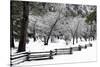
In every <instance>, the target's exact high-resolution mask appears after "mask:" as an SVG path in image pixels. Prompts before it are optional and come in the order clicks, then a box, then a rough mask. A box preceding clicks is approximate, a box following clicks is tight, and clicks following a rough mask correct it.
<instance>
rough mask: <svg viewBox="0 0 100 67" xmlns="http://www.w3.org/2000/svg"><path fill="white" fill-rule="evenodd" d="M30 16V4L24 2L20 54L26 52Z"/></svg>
mask: <svg viewBox="0 0 100 67" xmlns="http://www.w3.org/2000/svg"><path fill="white" fill-rule="evenodd" d="M28 15H29V5H28V2H25V1H23V20H22V22H21V34H20V42H19V47H18V52H23V51H25V45H26V35H27V26H28Z"/></svg>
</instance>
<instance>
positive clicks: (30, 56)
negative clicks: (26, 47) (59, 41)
mask: <svg viewBox="0 0 100 67" xmlns="http://www.w3.org/2000/svg"><path fill="white" fill-rule="evenodd" d="M45 59H53V52H52V51H51V50H50V51H45V52H30V53H27V61H31V60H45Z"/></svg>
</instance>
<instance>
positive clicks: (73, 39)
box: [73, 36, 75, 45]
mask: <svg viewBox="0 0 100 67" xmlns="http://www.w3.org/2000/svg"><path fill="white" fill-rule="evenodd" d="M74 42H75V36H73V45H74Z"/></svg>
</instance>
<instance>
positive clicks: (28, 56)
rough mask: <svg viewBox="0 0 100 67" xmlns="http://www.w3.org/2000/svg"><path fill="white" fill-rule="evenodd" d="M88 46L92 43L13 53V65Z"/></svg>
mask: <svg viewBox="0 0 100 67" xmlns="http://www.w3.org/2000/svg"><path fill="white" fill-rule="evenodd" d="M87 47H92V44H91V43H89V44H85V45H84V46H81V45H79V46H78V47H70V48H60V49H54V50H50V51H45V52H21V53H18V54H16V55H11V58H10V60H11V65H15V64H19V63H22V62H24V61H31V60H45V59H53V56H56V55H64V54H68V55H71V54H73V52H74V51H81V50H82V49H86V48H87Z"/></svg>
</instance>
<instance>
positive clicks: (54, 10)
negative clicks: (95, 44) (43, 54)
mask: <svg viewBox="0 0 100 67" xmlns="http://www.w3.org/2000/svg"><path fill="white" fill-rule="evenodd" d="M10 8H11V9H10V48H11V51H13V49H16V52H23V51H26V50H27V48H26V46H27V45H28V44H29V43H30V41H31V42H32V43H31V44H30V45H31V46H32V45H33V44H34V43H36V42H38V43H37V44H35V45H34V47H35V46H38V44H41V43H42V45H43V46H44V47H47V46H49V45H51V44H54V43H55V44H56V46H57V42H58V41H57V40H59V41H61V40H63V42H64V43H60V44H61V45H63V44H64V45H66V46H68V45H69V43H71V44H72V45H76V44H77V43H79V42H83V41H84V42H87V41H94V40H96V38H97V29H96V28H97V19H96V13H97V8H96V6H95V5H81V4H63V3H47V2H30V1H11V2H10ZM56 41H57V42H56ZM16 42H17V43H18V44H17V46H16ZM40 42H41V43H40ZM55 44H54V45H55ZM31 46H30V47H31ZM33 49H34V48H33ZM37 49H38V48H37Z"/></svg>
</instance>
